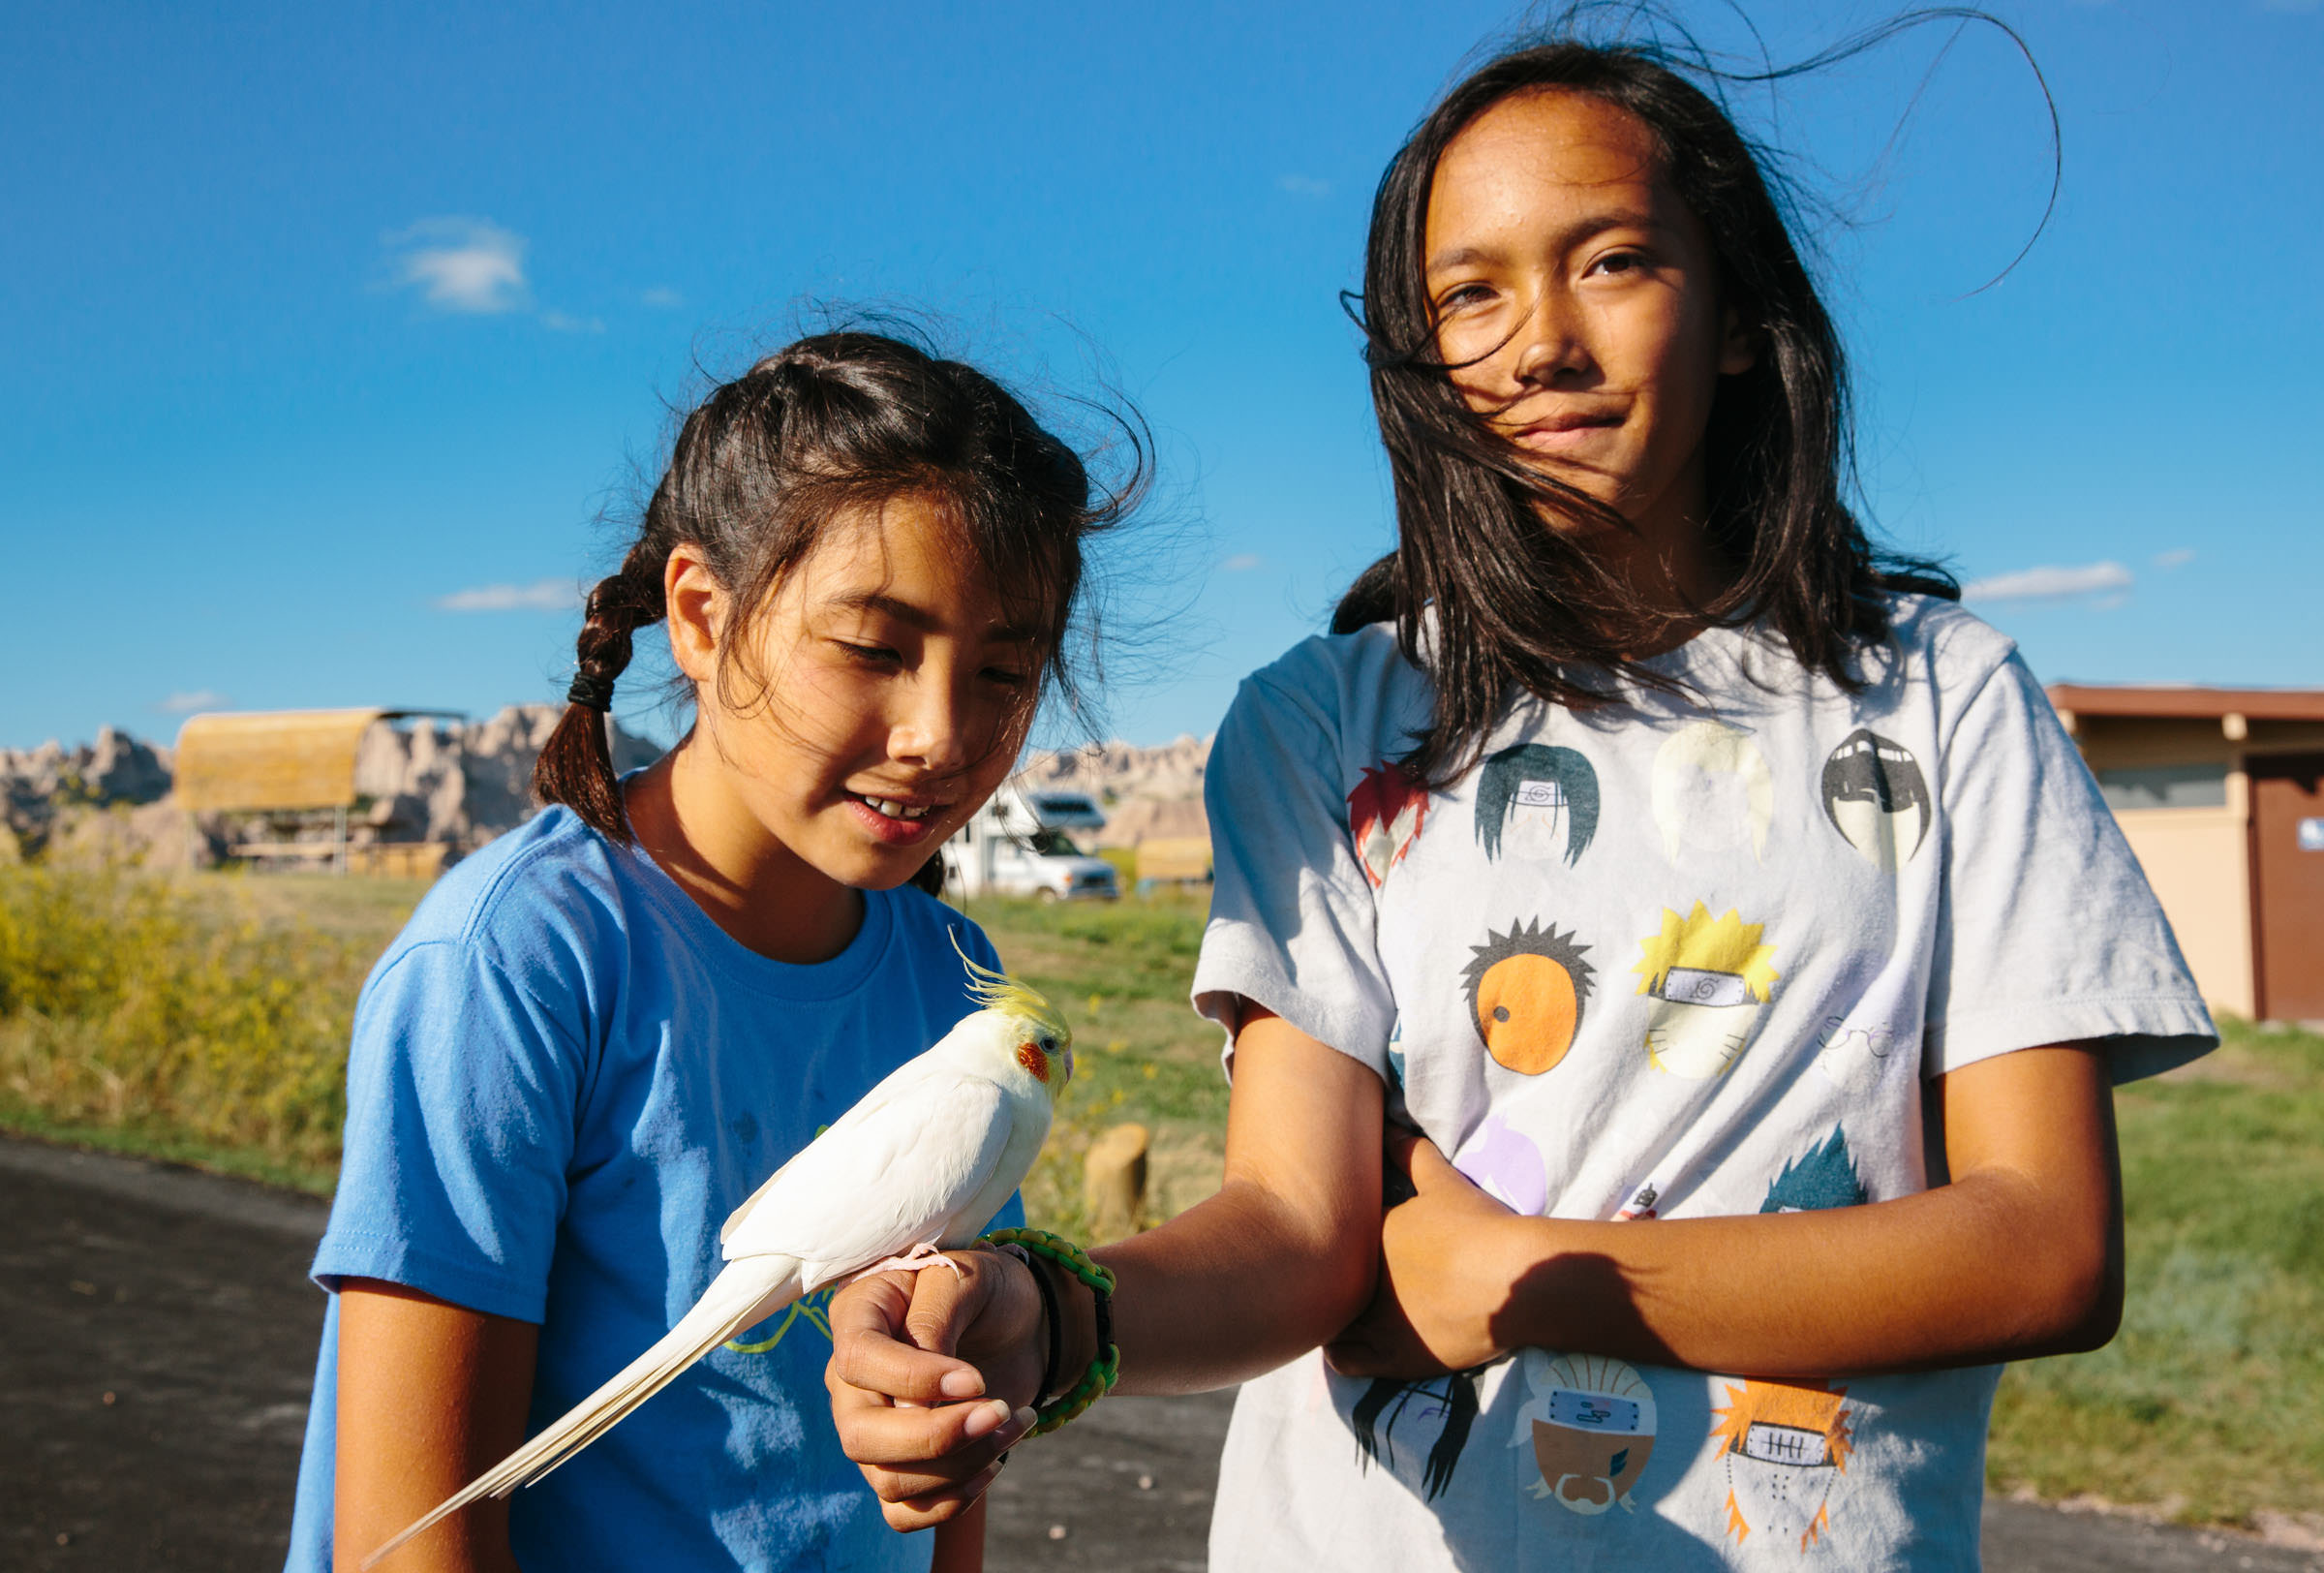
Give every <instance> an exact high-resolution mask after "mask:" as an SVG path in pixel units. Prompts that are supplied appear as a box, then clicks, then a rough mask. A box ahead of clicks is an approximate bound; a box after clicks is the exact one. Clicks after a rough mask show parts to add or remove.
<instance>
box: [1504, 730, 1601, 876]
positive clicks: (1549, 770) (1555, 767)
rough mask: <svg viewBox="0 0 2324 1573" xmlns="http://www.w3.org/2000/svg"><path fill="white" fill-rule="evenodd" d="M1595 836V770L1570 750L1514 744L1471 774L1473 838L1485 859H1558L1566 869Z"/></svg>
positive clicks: (1596, 782) (1596, 775)
mask: <svg viewBox="0 0 2324 1573" xmlns="http://www.w3.org/2000/svg"><path fill="white" fill-rule="evenodd" d="M1597 834H1598V772H1597V771H1595V770H1593V769H1591V768H1590V761H1589V760H1588V759H1587V758H1585V757H1583V756H1581V755H1580V754H1579V753H1577V752H1576V751H1575V750H1573V749H1564V748H1556V747H1553V746H1551V745H1549V744H1546V743H1519V744H1517V745H1516V746H1515V747H1514V748H1506V749H1503V750H1502V751H1501V752H1500V753H1498V754H1494V755H1489V756H1486V758H1485V761H1484V763H1483V766H1482V767H1480V768H1479V770H1478V772H1477V840H1478V843H1479V845H1481V846H1483V848H1484V855H1485V856H1487V857H1499V856H1500V855H1501V848H1503V846H1504V845H1506V846H1507V847H1508V848H1509V851H1510V854H1511V855H1512V856H1514V857H1538V858H1544V859H1545V858H1551V857H1562V858H1564V859H1565V860H1566V862H1567V864H1568V865H1569V866H1571V865H1572V864H1574V863H1576V862H1579V861H1580V859H1581V854H1582V853H1584V852H1586V851H1588V850H1589V849H1590V838H1591V837H1593V836H1595V835H1597Z"/></svg>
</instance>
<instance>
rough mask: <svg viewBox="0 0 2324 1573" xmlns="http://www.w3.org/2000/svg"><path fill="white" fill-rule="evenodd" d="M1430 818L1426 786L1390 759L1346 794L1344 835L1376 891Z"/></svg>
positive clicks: (1365, 774) (1374, 766)
mask: <svg viewBox="0 0 2324 1573" xmlns="http://www.w3.org/2000/svg"><path fill="white" fill-rule="evenodd" d="M1427 817H1428V788H1427V786H1426V785H1425V784H1423V783H1422V782H1420V781H1417V780H1415V779H1414V778H1413V776H1412V775H1411V774H1410V773H1409V772H1408V771H1406V770H1405V768H1404V767H1403V766H1402V765H1400V764H1397V763H1396V762H1395V761H1393V760H1388V761H1385V762H1383V763H1380V764H1376V765H1373V766H1371V767H1369V768H1368V769H1366V770H1365V771H1364V772H1363V776H1362V778H1361V780H1359V781H1358V782H1357V783H1356V789H1355V790H1354V791H1352V792H1350V793H1349V794H1348V833H1349V834H1350V835H1352V836H1354V837H1355V838H1356V861H1357V862H1359V863H1361V864H1362V865H1363V877H1364V878H1365V879H1369V880H1370V881H1371V882H1372V888H1373V889H1375V890H1377V889H1379V888H1380V886H1381V885H1383V884H1385V883H1386V882H1387V880H1388V872H1389V870H1391V869H1392V868H1394V867H1395V866H1396V865H1397V864H1398V863H1401V862H1403V861H1404V854H1405V853H1407V852H1409V851H1411V850H1412V844H1413V842H1414V841H1416V840H1418V839H1419V837H1420V834H1421V822H1422V820H1424V819H1426V818H1427Z"/></svg>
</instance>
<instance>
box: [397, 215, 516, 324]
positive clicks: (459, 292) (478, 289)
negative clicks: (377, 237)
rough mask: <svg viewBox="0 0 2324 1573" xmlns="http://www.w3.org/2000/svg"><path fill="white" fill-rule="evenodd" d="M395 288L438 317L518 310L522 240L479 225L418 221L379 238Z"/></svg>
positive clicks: (480, 222)
mask: <svg viewBox="0 0 2324 1573" xmlns="http://www.w3.org/2000/svg"><path fill="white" fill-rule="evenodd" d="M384 239H385V243H386V244H387V246H388V247H389V248H390V249H391V250H392V251H393V252H394V253H395V282H396V285H397V287H398V288H411V289H416V290H417V291H419V293H420V295H421V297H422V298H424V299H425V300H426V301H427V303H428V304H429V305H431V306H434V307H435V308H436V309H437V310H439V311H448V312H461V313H467V314H471V315H476V316H494V315H497V314H499V313H502V312H510V311H517V310H520V309H522V308H523V306H524V305H525V303H526V299H527V291H526V287H525V238H524V236H522V235H520V234H514V233H511V232H510V231H506V230H504V229H502V228H501V227H500V226H499V225H497V224H492V223H489V222H487V221H485V220H483V219H463V218H433V219H421V220H420V221H419V222H418V223H417V224H414V225H413V226H412V227H411V228H410V229H408V230H399V231H395V232H393V233H391V234H389V235H387V236H385V237H384Z"/></svg>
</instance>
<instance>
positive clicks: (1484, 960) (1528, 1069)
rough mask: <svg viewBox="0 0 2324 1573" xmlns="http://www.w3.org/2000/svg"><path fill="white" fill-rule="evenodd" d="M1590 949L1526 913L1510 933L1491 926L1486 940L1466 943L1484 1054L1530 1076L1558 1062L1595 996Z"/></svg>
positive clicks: (1474, 1021) (1465, 980)
mask: <svg viewBox="0 0 2324 1573" xmlns="http://www.w3.org/2000/svg"><path fill="white" fill-rule="evenodd" d="M1589 948H1590V947H1589V946H1588V945H1584V944H1576V943H1575V942H1574V936H1572V935H1571V934H1560V933H1558V932H1557V929H1556V927H1555V926H1554V925H1552V924H1546V923H1542V922H1538V921H1536V922H1526V921H1522V920H1520V921H1518V922H1515V923H1512V924H1511V925H1510V926H1509V932H1508V933H1507V934H1495V933H1493V932H1492V931H1491V930H1490V929H1487V930H1486V931H1485V936H1484V943H1483V944H1481V945H1471V946H1470V947H1469V949H1470V952H1471V954H1472V955H1473V956H1474V957H1475V959H1474V960H1473V961H1471V962H1470V963H1469V965H1468V967H1467V969H1466V970H1465V971H1464V972H1462V973H1461V974H1460V977H1461V982H1462V984H1463V985H1465V986H1466V988H1467V990H1468V995H1469V1022H1470V1025H1471V1026H1473V1027H1475V1028H1476V1029H1477V1035H1478V1036H1479V1037H1481V1038H1483V1040H1484V1049H1485V1052H1486V1053H1487V1054H1490V1055H1491V1056H1492V1057H1493V1059H1494V1060H1495V1061H1496V1062H1498V1063H1499V1064H1502V1065H1505V1066H1507V1067H1508V1068H1509V1069H1511V1070H1514V1071H1516V1072H1517V1073H1518V1074H1520V1075H1525V1076H1538V1075H1540V1074H1541V1073H1542V1072H1543V1071H1544V1070H1550V1069H1554V1068H1555V1067H1556V1065H1557V1063H1558V1062H1559V1061H1560V1060H1563V1059H1564V1058H1565V1057H1566V1051H1567V1050H1568V1049H1570V1048H1572V1047H1573V1046H1574V1034H1575V1033H1576V1032H1578V1031H1579V1030H1580V1028H1581V1012H1582V1007H1583V1006H1585V1005H1587V1004H1588V1003H1589V1002H1590V974H1591V972H1593V971H1594V969H1593V968H1592V967H1591V966H1590V964H1589V963H1588V962H1586V961H1583V960H1582V959H1581V958H1582V956H1583V955H1584V954H1585V953H1586V952H1587V951H1588V950H1589Z"/></svg>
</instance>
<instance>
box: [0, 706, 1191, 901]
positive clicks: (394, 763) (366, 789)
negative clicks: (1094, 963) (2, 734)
mask: <svg viewBox="0 0 2324 1573" xmlns="http://www.w3.org/2000/svg"><path fill="white" fill-rule="evenodd" d="M560 713H561V711H560V708H559V707H558V706H555V705H547V704H523V705H509V706H507V707H505V708H504V709H503V710H501V711H500V712H499V713H498V714H496V715H494V716H492V717H490V718H489V719H487V720H483V721H459V720H443V719H429V718H419V719H414V720H408V721H394V722H391V721H384V720H382V721H378V722H374V723H373V724H372V725H371V726H370V728H369V729H368V730H366V731H365V732H364V733H363V736H362V739H361V741H360V742H359V744H358V745H357V747H356V750H355V759H354V783H353V796H354V805H353V807H352V808H351V809H350V810H349V813H348V840H349V842H350V844H351V845H352V846H356V847H364V846H372V845H381V844H384V845H404V846H411V845H421V846H437V847H442V848H443V861H444V862H446V863H449V862H452V861H456V860H457V859H459V858H460V857H462V856H465V855H466V854H467V853H469V852H472V851H474V850H475V848H478V847H481V846H483V845H484V844H485V843H486V842H488V841H490V840H492V839H493V838H494V837H495V836H498V835H501V834H502V833H504V832H505V831H507V830H511V829H513V828H515V827H516V826H517V825H519V824H521V823H523V822H524V821H525V820H526V819H527V818H530V817H532V816H533V815H534V814H535V813H537V812H538V805H536V804H535V803H534V802H533V800H532V795H531V791H530V783H531V781H532V776H533V761H534V760H535V757H537V756H538V755H539V753H540V748H541V745H542V744H543V743H544V742H546V741H547V739H548V735H549V732H550V730H551V728H553V727H554V726H555V725H557V718H558V716H559V714H560ZM658 752H659V750H658V749H657V747H656V746H655V745H654V744H652V743H650V742H648V741H646V740H645V739H643V738H640V737H636V736H633V735H631V734H630V733H627V732H625V731H623V730H622V729H621V727H620V726H619V725H614V727H613V759H614V765H615V767H616V768H617V769H623V770H627V769H630V768H633V767H635V766H638V765H643V764H646V763H649V762H651V761H652V760H653V759H654V757H655V756H657V753H658ZM1209 754H1210V745H1209V742H1208V739H1202V738H1195V737H1181V738H1179V739H1177V741H1176V742H1173V743H1164V744H1161V745H1159V746H1157V747H1140V746H1138V745H1136V744H1131V743H1122V742H1111V743H1092V744H1089V745H1087V746H1086V747H1082V748H1075V749H1065V750H1059V751H1055V752H1040V753H1034V754H1031V755H1028V756H1026V758H1025V761H1024V768H1023V769H1022V770H1021V771H1020V772H1019V773H1018V775H1017V777H1016V780H1017V781H1018V782H1019V783H1020V784H1022V785H1024V786H1031V787H1054V788H1076V789H1079V790H1083V791H1086V792H1088V793H1090V794H1091V795H1092V796H1094V797H1096V798H1097V799H1098V800H1099V801H1100V802H1101V803H1102V804H1103V805H1104V806H1105V811H1106V815H1107V819H1108V823H1107V825H1106V828H1105V829H1104V830H1102V831H1099V832H1097V833H1096V834H1094V835H1092V836H1090V837H1089V838H1088V840H1090V841H1091V842H1093V843H1094V844H1095V845H1097V846H1099V847H1115V846H1123V847H1128V846H1135V845H1137V844H1138V843H1139V842H1141V841H1145V840H1148V839H1151V838H1158V837H1183V836H1201V835H1203V834H1205V833H1206V828H1207V827H1206V825H1205V823H1204V819H1203V804H1202V793H1203V769H1204V766H1205V764H1206V763H1207V761H1208V758H1209ZM174 765H175V751H174V750H173V749H172V748H171V747H169V746H168V745H167V744H162V743H155V742H151V741H148V740H146V739H143V738H139V737H137V736H134V735H132V734H131V733H129V732H127V731H123V730H120V729H117V728H115V727H111V726H106V727H101V728H100V729H99V730H98V733H97V737H96V741H95V742H93V743H83V744H77V745H72V746H68V745H65V744H63V743H59V742H53V741H51V742H47V743H43V744H42V745H40V746H39V747H38V748H30V749H0V862H15V861H18V860H20V859H23V858H26V857H36V856H46V857H50V858H54V859H58V860H77V859H120V860H127V861H133V862H137V863H140V864H142V865H144V866H146V867H149V868H205V867H210V866H212V865H215V864H217V863H219V862H222V861H225V860H227V859H229V858H232V857H234V856H236V855H237V848H244V847H248V846H251V845H253V844H256V843H268V842H275V843H279V842H280V841H282V840H284V839H286V838H289V839H298V840H321V839H328V838H329V837H331V836H332V835H334V834H335V826H334V825H333V824H332V822H331V820H330V817H329V816H328V815H327V813H326V814H319V815H314V816H308V817H304V818H303V819H302V818H301V817H297V816H288V817H286V816H273V817H262V816H257V815H217V814H204V815H189V814H187V813H186V812H185V811H184V810H183V809H182V808H181V807H180V806H179V804H178V803H177V801H176V799H175V798H174V796H173V794H172V791H171V787H172V785H173V781H174Z"/></svg>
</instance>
